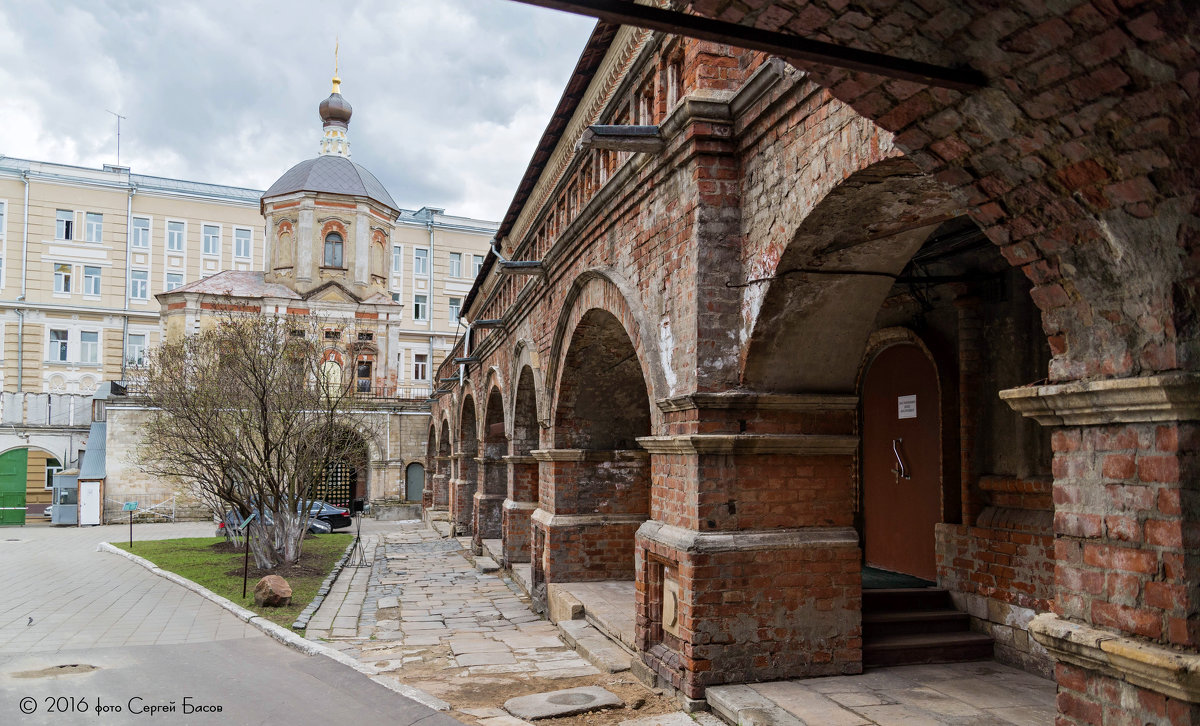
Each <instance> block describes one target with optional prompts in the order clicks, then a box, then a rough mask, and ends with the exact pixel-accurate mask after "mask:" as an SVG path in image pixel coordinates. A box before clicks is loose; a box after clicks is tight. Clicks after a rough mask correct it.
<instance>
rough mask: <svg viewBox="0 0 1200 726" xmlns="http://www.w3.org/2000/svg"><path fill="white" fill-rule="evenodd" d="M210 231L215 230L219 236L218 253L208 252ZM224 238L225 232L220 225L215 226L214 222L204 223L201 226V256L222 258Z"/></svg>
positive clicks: (217, 237)
mask: <svg viewBox="0 0 1200 726" xmlns="http://www.w3.org/2000/svg"><path fill="white" fill-rule="evenodd" d="M210 229H215V230H216V231H217V234H216V241H217V242H216V245H217V250H216V252H209V251H208V241H209V239H210V235H209V232H208V231H209V230H210ZM224 236H225V230H223V229H222V228H221V225H220V224H214V223H212V222H202V223H201V224H200V254H201V255H203V256H205V257H216V258H220V257H221V244H222V238H223V237H224Z"/></svg>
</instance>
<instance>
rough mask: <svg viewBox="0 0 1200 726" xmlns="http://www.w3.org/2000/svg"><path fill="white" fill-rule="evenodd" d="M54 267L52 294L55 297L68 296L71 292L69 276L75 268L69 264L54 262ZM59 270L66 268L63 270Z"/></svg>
mask: <svg viewBox="0 0 1200 726" xmlns="http://www.w3.org/2000/svg"><path fill="white" fill-rule="evenodd" d="M53 264H54V267H53V268H52V269H53V270H54V294H55V295H70V294H72V291H71V276H72V275H73V274H74V272H75V266H74V265H72V264H71V263H69V262H55V263H53ZM60 268H66V269H65V270H63V269H60Z"/></svg>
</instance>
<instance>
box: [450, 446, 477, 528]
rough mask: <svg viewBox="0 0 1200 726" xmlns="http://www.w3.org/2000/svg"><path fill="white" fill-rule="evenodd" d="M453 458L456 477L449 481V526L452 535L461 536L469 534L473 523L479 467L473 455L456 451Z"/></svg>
mask: <svg viewBox="0 0 1200 726" xmlns="http://www.w3.org/2000/svg"><path fill="white" fill-rule="evenodd" d="M453 458H454V461H455V468H456V469H457V470H458V476H457V477H455V478H454V479H451V480H450V524H451V526H453V527H454V534H455V535H458V536H461V535H464V534H469V533H470V531H471V525H472V524H473V523H474V515H473V514H472V509H473V505H474V503H475V499H474V497H475V490H476V488H477V487H478V485H477V484H476V483H475V479H476V476H477V472H478V468H479V467H478V465H477V463H476V461H475V457H474V456H473V455H469V454H464V453H462V452H461V451H457V452H455V453H454V455H453Z"/></svg>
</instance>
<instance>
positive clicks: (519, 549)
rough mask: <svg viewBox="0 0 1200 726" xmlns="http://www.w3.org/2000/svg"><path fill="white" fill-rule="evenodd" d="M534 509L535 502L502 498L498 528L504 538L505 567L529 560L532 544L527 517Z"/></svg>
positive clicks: (535, 506) (535, 507)
mask: <svg viewBox="0 0 1200 726" xmlns="http://www.w3.org/2000/svg"><path fill="white" fill-rule="evenodd" d="M535 509H537V502H514V501H513V500H511V499H505V500H504V504H503V505H502V507H501V513H500V529H501V532H502V534H501V537H502V538H503V539H504V563H503V564H504V566H505V567H512V566H513V565H514V564H515V563H518V562H529V558H530V552H531V551H532V545H533V540H532V535H531V533H530V527H531V526H532V525H531V524H530V521H529V518H530V517H531V516H532V515H533V511H534V510H535Z"/></svg>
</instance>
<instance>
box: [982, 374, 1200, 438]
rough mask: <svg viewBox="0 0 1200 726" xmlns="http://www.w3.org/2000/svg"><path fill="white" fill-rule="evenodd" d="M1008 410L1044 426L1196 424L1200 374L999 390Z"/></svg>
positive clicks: (1199, 402) (1199, 409)
mask: <svg viewBox="0 0 1200 726" xmlns="http://www.w3.org/2000/svg"><path fill="white" fill-rule="evenodd" d="M1000 399H1001V400H1002V401H1004V402H1005V403H1007V404H1008V405H1009V407H1010V408H1012V410H1014V411H1016V412H1017V413H1019V414H1021V415H1022V416H1025V417H1027V418H1032V419H1033V420H1035V421H1037V422H1038V423H1040V424H1042V425H1044V426H1096V425H1104V424H1119V423H1152V422H1156V421H1196V420H1200V374H1195V373H1163V374H1160V375H1156V376H1145V377H1141V378H1115V379H1108V380H1102V381H1087V382H1075V383H1062V384H1058V385H1050V386H1028V387H1023V388H1010V389H1008V390H1004V391H1000Z"/></svg>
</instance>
